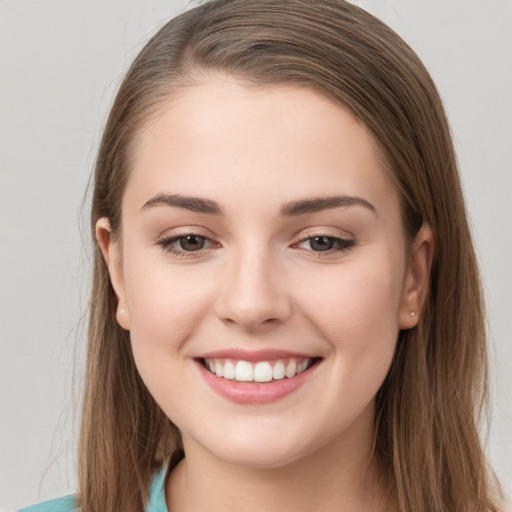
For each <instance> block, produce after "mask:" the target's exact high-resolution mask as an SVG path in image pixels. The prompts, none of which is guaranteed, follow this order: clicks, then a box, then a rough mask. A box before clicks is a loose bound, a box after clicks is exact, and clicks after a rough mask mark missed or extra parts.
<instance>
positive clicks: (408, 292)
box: [398, 224, 434, 330]
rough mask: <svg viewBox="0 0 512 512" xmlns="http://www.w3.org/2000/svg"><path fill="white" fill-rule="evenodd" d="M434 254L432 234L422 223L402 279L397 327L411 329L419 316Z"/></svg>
mask: <svg viewBox="0 0 512 512" xmlns="http://www.w3.org/2000/svg"><path fill="white" fill-rule="evenodd" d="M433 254H434V235H433V233H432V229H431V228H430V226H429V225H427V224H424V225H423V226H422V227H421V229H420V230H419V231H418V234H417V235H416V238H415V240H414V242H413V244H412V247H411V251H410V254H409V261H408V264H407V271H406V275H405V280H404V288H403V296H402V303H401V305H400V311H399V318H398V324H399V325H398V327H399V329H401V330H402V329H411V328H412V327H414V326H415V325H416V324H417V323H418V321H419V319H420V317H421V311H422V309H423V304H424V302H425V299H426V297H427V293H428V284H429V277H430V269H431V266H432V259H433Z"/></svg>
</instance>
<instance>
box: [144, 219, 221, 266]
mask: <svg viewBox="0 0 512 512" xmlns="http://www.w3.org/2000/svg"><path fill="white" fill-rule="evenodd" d="M204 231H205V230H204V229H202V228H199V227H195V226H190V227H189V226H187V227H180V228H177V229H175V230H172V232H171V233H166V234H164V235H160V236H158V237H157V238H156V239H155V241H154V244H155V245H157V246H159V247H160V248H162V249H163V250H164V251H165V252H167V253H169V254H170V255H171V256H173V257H178V258H188V259H194V258H201V257H203V256H205V255H206V254H209V253H210V252H211V251H212V250H213V249H215V248H216V246H217V247H220V243H219V242H217V241H215V240H214V238H213V237H212V236H209V235H206V234H204ZM187 236H197V237H200V238H204V239H205V240H206V241H207V242H208V245H209V247H206V248H201V249H198V250H197V251H185V250H180V249H179V248H176V247H174V246H173V244H174V243H176V242H178V241H179V240H180V239H183V238H186V237H187Z"/></svg>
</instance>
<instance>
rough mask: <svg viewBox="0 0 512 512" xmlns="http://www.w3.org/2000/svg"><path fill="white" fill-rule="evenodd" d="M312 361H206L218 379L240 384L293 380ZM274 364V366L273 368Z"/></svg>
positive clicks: (292, 359)
mask: <svg viewBox="0 0 512 512" xmlns="http://www.w3.org/2000/svg"><path fill="white" fill-rule="evenodd" d="M311 361H312V360H311V359H310V358H307V359H303V358H300V359H297V358H290V359H288V360H287V361H282V360H278V361H276V362H274V363H272V362H271V361H259V362H257V363H249V362H248V361H236V362H235V361H233V360H230V359H206V360H205V367H206V368H209V369H210V372H211V373H213V374H214V375H216V376H217V377H223V378H225V379H230V380H233V379H234V380H237V381H240V382H253V381H254V382H270V381H271V380H281V379H284V378H285V377H288V378H289V379H291V378H292V377H295V375H298V374H299V373H302V372H304V371H306V370H307V368H308V367H309V366H310V364H311ZM272 364H273V366H272Z"/></svg>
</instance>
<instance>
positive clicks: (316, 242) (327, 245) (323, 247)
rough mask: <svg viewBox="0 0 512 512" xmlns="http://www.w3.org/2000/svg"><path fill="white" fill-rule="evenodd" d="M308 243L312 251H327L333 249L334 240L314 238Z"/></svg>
mask: <svg viewBox="0 0 512 512" xmlns="http://www.w3.org/2000/svg"><path fill="white" fill-rule="evenodd" d="M310 243H311V248H312V249H313V250H314V251H328V250H329V249H332V248H333V247H334V240H333V239H332V238H329V237H326V236H316V237H315V238H313V239H312V240H311V242H310Z"/></svg>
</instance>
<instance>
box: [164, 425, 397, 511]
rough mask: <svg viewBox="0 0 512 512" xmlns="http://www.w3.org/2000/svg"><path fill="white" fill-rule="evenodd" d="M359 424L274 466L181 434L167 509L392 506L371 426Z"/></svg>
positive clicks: (381, 508) (372, 508)
mask: <svg viewBox="0 0 512 512" xmlns="http://www.w3.org/2000/svg"><path fill="white" fill-rule="evenodd" d="M370 425H371V424H370ZM370 425H368V426H369V427H370ZM360 427H361V424H358V425H357V427H356V428H353V429H349V430H352V431H345V432H344V435H343V436H342V437H341V438H338V439H335V440H334V441H333V442H330V443H328V444H326V445H325V446H323V447H322V448H321V449H320V450H316V451H315V452H314V453H312V454H309V455H308V456H306V457H302V458H300V459H299V460H294V461H292V462H289V463H288V464H285V465H283V466H280V467H277V468H248V467H240V466H237V465H233V464H230V463H229V462H226V461H223V460H221V459H219V458H218V457H216V456H215V455H213V454H211V453H209V452H206V451H204V450H203V449H202V448H201V447H199V446H198V445H196V444H195V443H193V442H191V440H187V439H186V438H185V437H184V446H185V454H186V457H185V459H183V460H182V461H181V462H180V463H179V464H178V466H176V468H175V469H174V470H173V472H172V473H171V477H170V478H169V480H168V482H167V485H166V495H167V505H168V509H169V512H197V511H201V512H218V511H219V510H222V511H223V512H232V511H233V512H235V511H236V512H238V511H239V510H244V512H256V511H257V512H261V510H265V511H266V512H292V511H293V512H296V511H297V510H305V511H309V510H311V511H313V510H314V511H316V510H322V512H334V511H336V512H340V511H343V512H352V511H353V512H356V511H358V512H359V511H361V510H365V511H372V512H373V511H375V512H377V511H379V512H380V511H387V510H391V507H390V505H389V503H388V496H387V489H388V483H387V477H386V473H385V471H383V469H382V467H381V465H380V464H379V462H378V461H377V460H376V458H375V457H372V442H373V428H369V429H361V428H360Z"/></svg>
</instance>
